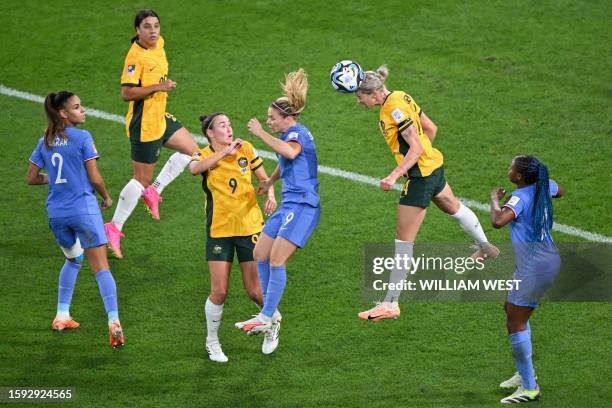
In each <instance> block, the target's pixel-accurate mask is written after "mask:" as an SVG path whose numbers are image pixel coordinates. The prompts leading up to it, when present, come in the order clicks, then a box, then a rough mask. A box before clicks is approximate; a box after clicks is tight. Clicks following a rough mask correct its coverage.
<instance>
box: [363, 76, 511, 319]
mask: <svg viewBox="0 0 612 408" xmlns="http://www.w3.org/2000/svg"><path fill="white" fill-rule="evenodd" d="M388 74H389V71H388V70H387V67H386V66H385V65H383V66H381V67H380V68H378V69H377V70H376V71H367V72H366V73H365V78H364V80H363V82H362V83H361V85H360V86H359V89H358V90H357V92H356V95H357V100H358V101H359V103H360V104H362V105H364V106H365V107H367V108H372V107H374V106H380V121H379V127H380V131H381V133H382V135H383V137H384V138H385V141H386V142H387V145H389V148H390V149H391V152H392V153H393V156H394V158H395V161H396V162H397V167H396V168H395V169H394V170H393V171H392V172H391V173H390V174H389V175H388V176H387V177H385V178H384V179H382V180H381V181H380V188H381V189H382V190H384V191H388V190H390V189H391V188H392V187H393V185H394V184H395V182H396V180H397V179H399V178H400V177H404V178H405V181H404V187H403V189H402V192H401V195H400V200H399V206H398V209H397V233H396V237H395V256H396V257H398V256H399V257H400V258H404V257H408V258H411V257H412V252H413V247H414V241H415V239H416V236H417V233H418V232H419V229H420V228H421V224H422V223H423V220H424V219H425V213H426V212H427V207H428V206H429V203H430V202H431V201H433V202H434V204H436V206H437V207H438V208H440V209H441V210H442V211H444V212H445V213H446V214H449V215H450V216H451V217H453V218H454V219H456V220H457V221H458V222H459V225H460V226H461V228H462V229H463V230H464V231H465V232H466V233H467V234H468V235H469V236H470V237H471V238H472V239H473V240H474V241H475V243H476V245H477V246H478V250H477V251H476V252H475V253H474V254H473V255H472V258H474V259H486V258H495V257H496V256H497V255H499V250H498V249H497V248H496V247H495V246H493V245H491V244H490V243H489V242H488V240H487V237H486V236H485V233H484V231H483V230H482V227H481V225H480V222H479V221H478V218H477V217H476V215H475V214H474V213H473V212H472V210H470V209H469V208H468V207H466V206H465V205H463V204H462V203H461V202H460V201H459V200H458V199H457V198H456V197H455V195H454V194H453V191H452V190H451V187H450V185H449V184H448V183H447V182H446V179H445V178H444V161H443V156H442V153H441V152H440V151H439V150H438V149H436V148H434V147H433V145H432V143H433V140H434V139H435V137H436V132H437V127H436V125H435V124H434V123H433V121H432V120H431V119H429V117H427V115H426V114H425V113H424V112H423V111H422V110H421V108H420V107H419V105H417V103H416V102H415V100H414V99H413V98H412V97H411V96H410V95H408V94H406V93H405V92H402V91H389V90H388V89H387V88H386V87H385V79H386V78H387V75H388ZM407 273H408V270H406V269H403V268H395V269H394V270H392V271H391V276H390V279H389V281H390V282H389V283H390V285H389V286H390V287H393V288H397V287H399V288H401V287H402V286H401V282H402V281H403V280H404V279H406V275H407ZM400 292H401V289H393V290H391V289H389V290H388V291H387V294H386V296H385V299H384V301H383V302H382V303H380V304H378V305H376V306H375V307H374V308H372V309H370V310H366V311H364V312H361V313H359V315H358V316H359V318H360V319H363V320H373V321H378V320H383V319H391V318H398V317H399V315H400V309H399V305H398V299H399V296H400Z"/></svg>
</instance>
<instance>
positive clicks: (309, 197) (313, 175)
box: [236, 68, 321, 347]
mask: <svg viewBox="0 0 612 408" xmlns="http://www.w3.org/2000/svg"><path fill="white" fill-rule="evenodd" d="M283 90H284V93H285V96H283V97H281V98H278V99H276V100H275V101H274V102H272V104H271V105H270V107H269V108H268V120H267V125H268V126H269V127H270V130H271V132H272V133H280V134H281V136H280V138H275V137H273V136H271V135H270V134H268V133H267V132H266V131H265V130H263V128H262V126H261V124H260V123H259V121H258V120H257V119H255V118H252V119H251V120H250V121H249V123H248V128H249V131H250V132H251V133H253V134H254V135H255V136H257V137H258V138H260V139H261V140H262V141H263V142H264V143H265V144H267V145H268V146H270V148H271V149H272V150H274V152H275V153H276V156H277V157H278V161H279V165H278V166H277V167H276V169H275V170H274V172H273V173H272V176H271V177H270V178H269V179H268V180H267V181H264V182H262V183H261V184H260V185H259V189H258V193H259V194H263V193H264V192H266V191H267V190H268V189H269V188H270V186H271V185H272V184H273V183H274V182H275V181H276V180H278V179H279V178H280V179H282V182H283V188H282V205H281V208H280V209H279V210H278V211H277V212H276V213H275V214H274V215H273V216H272V217H271V218H270V219H269V220H268V222H266V225H265V226H264V228H263V231H262V233H261V235H260V236H259V240H258V241H257V244H256V245H255V250H254V258H255V261H256V262H257V270H258V272H259V279H260V281H261V288H262V292H263V294H264V305H263V308H262V310H261V312H260V313H259V314H258V315H257V316H255V317H254V318H253V319H250V320H247V321H244V322H240V323H236V327H237V328H239V329H242V330H244V331H246V332H248V333H249V334H258V333H262V332H265V333H266V336H272V337H273V339H272V340H274V341H276V342H278V336H277V335H278V327H279V325H278V324H277V322H276V321H275V319H274V318H273V317H274V312H275V311H276V309H277V307H278V304H279V303H280V300H281V297H282V296H283V292H284V290H285V284H286V282H287V274H286V268H287V263H288V261H289V259H290V258H291V256H292V255H293V254H294V253H295V251H297V249H298V248H303V247H304V246H305V245H306V242H307V241H308V238H309V237H310V235H311V234H312V233H313V231H314V229H315V227H316V226H317V224H318V223H319V216H320V213H321V208H320V206H319V180H318V178H317V153H316V150H315V144H314V138H313V137H312V134H311V133H310V131H309V130H308V129H307V128H306V127H305V126H304V125H303V124H301V123H299V122H298V121H297V118H298V117H299V115H300V114H301V113H302V111H303V110H304V106H305V105H306V92H307V90H308V80H307V76H306V73H305V72H304V70H303V69H301V68H300V69H299V70H298V71H297V72H292V73H290V74H288V75H286V77H285V84H284V86H283ZM274 346H275V347H276V344H275V345H274Z"/></svg>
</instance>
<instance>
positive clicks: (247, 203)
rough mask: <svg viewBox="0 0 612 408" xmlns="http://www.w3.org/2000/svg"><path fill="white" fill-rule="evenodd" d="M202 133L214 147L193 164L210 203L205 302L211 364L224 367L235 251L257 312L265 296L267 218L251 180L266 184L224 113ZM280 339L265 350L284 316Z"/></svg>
mask: <svg viewBox="0 0 612 408" xmlns="http://www.w3.org/2000/svg"><path fill="white" fill-rule="evenodd" d="M200 121H201V123H202V133H203V134H204V136H206V138H207V139H208V141H209V143H210V145H209V146H206V147H205V148H203V149H199V150H197V151H196V152H195V153H194V155H193V157H192V162H191V164H190V165H189V169H190V171H191V173H192V174H194V175H195V174H202V178H203V180H202V189H203V190H204V194H205V199H206V234H207V239H206V260H207V261H208V267H209V270H210V282H211V293H210V296H209V297H208V298H207V299H206V304H205V306H204V311H205V315H206V327H207V336H206V351H207V352H208V354H209V356H210V359H211V360H213V361H217V362H226V361H227V360H228V359H227V357H226V356H225V354H224V353H223V350H222V349H221V344H220V343H219V337H218V330H219V326H220V325H221V316H222V314H223V304H224V302H225V297H226V295H227V291H228V287H229V274H230V270H231V268H232V262H233V261H234V252H235V253H236V254H237V255H238V262H239V263H240V269H241V270H242V281H243V283H244V287H245V289H246V291H247V294H248V295H249V297H250V298H251V299H252V300H253V301H254V302H255V303H257V305H258V306H259V307H261V306H262V305H263V296H262V292H261V286H260V283H259V277H258V275H257V267H256V265H255V261H254V260H253V249H254V248H255V243H256V242H257V238H258V237H259V233H260V232H261V229H262V227H263V224H264V222H263V216H262V213H261V209H260V208H259V205H258V203H257V196H256V193H255V188H254V187H253V184H252V183H251V176H252V174H255V176H256V177H257V179H258V180H259V182H260V183H261V182H263V181H267V180H268V176H267V174H266V171H265V169H264V168H263V160H262V159H261V158H260V157H259V156H258V154H257V152H256V150H255V149H254V148H253V146H252V145H251V144H250V143H249V142H247V141H243V140H240V139H234V134H233V130H232V125H231V122H230V120H229V118H228V117H227V116H226V115H225V114H223V113H220V112H217V113H212V114H210V115H205V116H201V117H200ZM275 209H276V199H275V198H274V190H271V191H270V190H268V192H267V199H266V201H265V203H264V210H265V212H266V214H268V215H269V214H271V213H272V212H273V211H274V210H275ZM276 325H277V327H276V333H275V334H276V335H275V336H272V335H270V336H268V335H267V336H266V337H265V338H264V343H263V345H262V351H263V352H264V353H265V354H270V353H271V352H272V351H274V349H275V348H276V346H277V345H278V327H279V325H280V313H278V311H277V312H276Z"/></svg>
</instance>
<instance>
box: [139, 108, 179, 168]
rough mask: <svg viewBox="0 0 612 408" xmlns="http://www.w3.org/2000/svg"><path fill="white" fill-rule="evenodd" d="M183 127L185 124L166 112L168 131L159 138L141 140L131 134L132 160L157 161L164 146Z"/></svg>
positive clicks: (140, 161) (142, 161)
mask: <svg viewBox="0 0 612 408" xmlns="http://www.w3.org/2000/svg"><path fill="white" fill-rule="evenodd" d="M182 127H183V124H182V123H181V122H179V121H178V120H177V119H176V118H175V117H174V116H172V115H171V114H169V113H166V131H165V132H164V134H163V135H162V137H160V138H159V139H157V140H153V141H152V142H141V141H140V140H135V139H133V138H132V137H131V136H130V143H131V144H132V160H134V161H135V162H138V163H149V164H150V163H157V160H158V159H159V154H160V153H161V148H162V146H163V145H165V144H166V142H167V141H168V140H169V139H170V138H171V137H172V135H173V134H174V133H175V132H176V131H177V130H179V129H180V128H182Z"/></svg>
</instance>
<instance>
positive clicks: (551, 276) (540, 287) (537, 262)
mask: <svg viewBox="0 0 612 408" xmlns="http://www.w3.org/2000/svg"><path fill="white" fill-rule="evenodd" d="M553 248H554V247H551V248H550V249H549V250H545V251H538V252H536V253H534V254H533V256H532V257H531V258H529V257H528V259H527V260H524V261H522V262H521V263H520V264H519V263H517V266H516V269H515V270H514V274H513V275H512V279H515V280H518V281H520V283H519V284H518V285H519V287H518V289H516V287H514V288H513V289H512V290H511V291H509V292H508V298H507V301H508V303H512V304H513V305H516V306H524V307H531V308H534V309H535V308H536V307H537V306H538V304H539V302H540V300H541V299H542V298H543V297H544V295H545V294H546V292H547V291H548V289H550V287H551V286H552V285H553V283H554V281H555V278H556V277H557V275H558V274H559V270H560V269H561V257H560V256H559V253H558V252H557V250H556V249H553Z"/></svg>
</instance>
